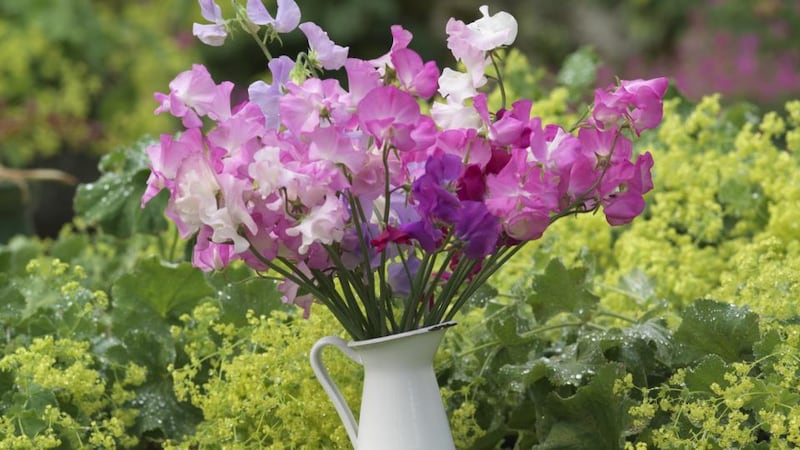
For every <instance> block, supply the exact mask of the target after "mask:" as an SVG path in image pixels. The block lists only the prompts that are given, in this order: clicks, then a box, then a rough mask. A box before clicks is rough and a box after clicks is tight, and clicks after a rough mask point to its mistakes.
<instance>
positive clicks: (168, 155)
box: [142, 128, 205, 207]
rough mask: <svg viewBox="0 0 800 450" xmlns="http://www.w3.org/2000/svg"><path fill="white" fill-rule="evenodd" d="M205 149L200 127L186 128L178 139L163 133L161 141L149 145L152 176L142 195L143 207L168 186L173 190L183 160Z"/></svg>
mask: <svg viewBox="0 0 800 450" xmlns="http://www.w3.org/2000/svg"><path fill="white" fill-rule="evenodd" d="M204 150H205V147H204V145H203V136H202V134H200V130H199V129H198V128H190V129H188V130H186V132H184V133H183V134H182V135H181V136H180V137H179V138H178V139H177V140H174V139H173V137H172V136H170V135H167V134H163V135H161V142H160V143H158V144H153V145H150V146H149V147H147V155H148V156H149V157H150V177H149V178H148V179H147V189H146V190H145V193H144V195H143V196H142V207H144V205H146V204H147V202H149V201H150V199H152V198H153V197H155V196H156V194H158V193H159V191H161V189H163V188H167V189H169V190H170V192H171V191H172V190H173V188H174V187H175V178H176V177H177V176H178V169H180V167H181V164H182V163H183V161H184V160H185V159H186V158H188V157H189V156H190V155H192V154H202V153H203V152H204Z"/></svg>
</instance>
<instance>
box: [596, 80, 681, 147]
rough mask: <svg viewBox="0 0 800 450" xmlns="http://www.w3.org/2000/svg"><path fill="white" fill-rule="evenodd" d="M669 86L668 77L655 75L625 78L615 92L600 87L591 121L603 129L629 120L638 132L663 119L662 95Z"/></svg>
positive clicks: (597, 91)
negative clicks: (647, 78) (650, 77)
mask: <svg viewBox="0 0 800 450" xmlns="http://www.w3.org/2000/svg"><path fill="white" fill-rule="evenodd" d="M668 86H669V80H667V79H666V78H653V79H651V80H633V81H627V80H624V81H622V82H621V83H620V86H619V87H617V88H616V89H615V90H614V91H613V92H612V91H611V90H610V89H597V90H596V91H595V99H594V109H593V110H592V122H593V124H594V125H596V126H597V127H598V128H600V129H610V128H613V127H615V126H619V125H620V123H621V121H624V120H628V121H630V123H631V126H632V127H633V129H634V131H635V132H636V135H637V136H638V135H639V134H640V133H641V132H642V131H643V130H646V129H649V128H653V127H654V126H656V125H658V124H659V123H660V122H661V116H662V110H663V104H662V99H663V97H664V94H665V93H666V91H667V87H668Z"/></svg>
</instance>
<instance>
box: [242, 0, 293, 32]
mask: <svg viewBox="0 0 800 450" xmlns="http://www.w3.org/2000/svg"><path fill="white" fill-rule="evenodd" d="M246 11H247V17H248V18H249V19H250V21H251V22H253V23H254V24H256V25H269V26H271V27H272V28H273V29H274V30H275V31H277V32H278V33H288V32H290V31H292V30H294V29H295V28H297V25H298V24H299V23H300V8H299V7H298V6H297V3H296V2H295V1H294V0H278V12H277V14H275V18H274V19H273V18H272V15H271V14H270V13H269V11H267V8H266V7H265V6H264V3H263V1H262V0H247V9H246Z"/></svg>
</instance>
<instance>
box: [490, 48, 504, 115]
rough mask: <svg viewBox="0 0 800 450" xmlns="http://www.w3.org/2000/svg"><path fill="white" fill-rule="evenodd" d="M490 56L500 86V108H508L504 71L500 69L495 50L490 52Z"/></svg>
mask: <svg viewBox="0 0 800 450" xmlns="http://www.w3.org/2000/svg"><path fill="white" fill-rule="evenodd" d="M489 58H491V60H492V66H494V71H495V73H496V74H497V87H498V88H500V99H501V103H500V109H506V88H505V86H504V85H503V72H502V71H501V70H500V66H499V65H498V64H497V59H496V56H495V54H494V51H491V52H489Z"/></svg>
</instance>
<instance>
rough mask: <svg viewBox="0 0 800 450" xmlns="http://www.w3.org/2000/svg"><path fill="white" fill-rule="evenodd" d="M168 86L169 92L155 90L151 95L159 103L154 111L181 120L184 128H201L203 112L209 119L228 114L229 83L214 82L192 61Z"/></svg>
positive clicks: (231, 88)
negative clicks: (156, 91) (189, 68)
mask: <svg viewBox="0 0 800 450" xmlns="http://www.w3.org/2000/svg"><path fill="white" fill-rule="evenodd" d="M169 87H170V93H169V94H162V93H160V92H158V93H156V94H155V95H154V97H155V99H156V101H157V102H159V103H160V106H159V107H158V108H157V109H156V110H155V114H161V113H162V112H169V113H170V114H172V115H173V116H175V117H179V118H181V119H183V125H184V126H185V127H186V128H199V127H201V126H202V125H203V122H202V121H200V117H202V116H206V115H207V116H208V117H210V118H211V119H213V120H225V119H227V118H229V117H230V116H231V101H230V98H231V91H232V90H233V83H231V82H228V81H225V82H222V83H220V84H219V85H217V84H216V83H214V80H212V79H211V74H209V73H208V69H206V67H205V66H203V65H202V64H194V65H193V66H192V70H187V71H185V72H181V73H180V74H178V76H177V77H175V79H174V80H172V81H171V82H170V83H169Z"/></svg>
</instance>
